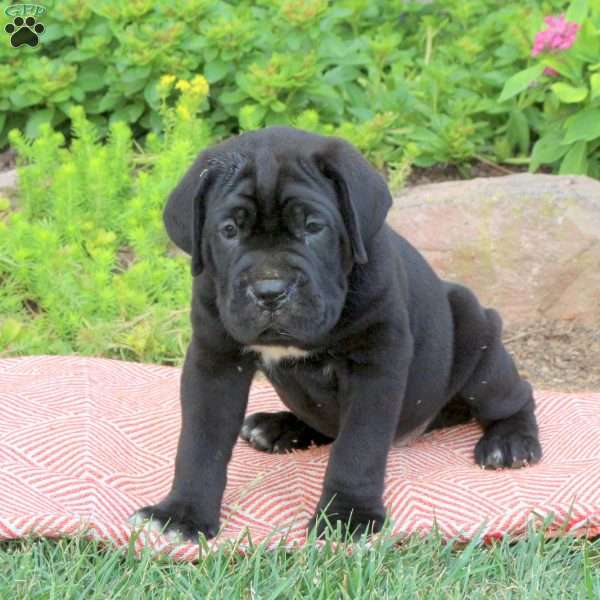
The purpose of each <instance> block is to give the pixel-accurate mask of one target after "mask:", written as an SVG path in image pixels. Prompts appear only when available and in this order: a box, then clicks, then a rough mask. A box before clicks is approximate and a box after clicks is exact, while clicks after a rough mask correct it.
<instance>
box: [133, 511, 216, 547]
mask: <svg viewBox="0 0 600 600" xmlns="http://www.w3.org/2000/svg"><path fill="white" fill-rule="evenodd" d="M127 522H128V523H129V524H130V525H132V526H133V527H140V526H142V525H143V526H144V527H145V528H148V529H149V530H150V531H156V532H161V531H162V532H164V534H165V537H166V538H167V539H169V540H170V541H172V542H176V543H181V542H184V541H186V542H198V535H199V534H202V535H204V536H205V537H206V539H210V538H212V537H215V535H217V531H218V529H219V523H218V522H212V523H210V522H207V520H206V519H203V518H202V517H201V516H200V511H199V510H198V509H197V508H196V507H194V505H192V504H188V503H185V502H180V501H169V500H165V501H163V502H160V503H159V504H154V505H151V506H144V507H143V508H140V509H139V510H137V511H136V512H134V513H133V514H132V515H131V516H130V517H129V519H127Z"/></svg>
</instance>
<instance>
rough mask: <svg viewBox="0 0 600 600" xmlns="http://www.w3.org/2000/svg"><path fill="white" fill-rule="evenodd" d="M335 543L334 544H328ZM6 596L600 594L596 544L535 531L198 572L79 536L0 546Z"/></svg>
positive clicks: (215, 562)
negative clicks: (514, 537) (483, 542)
mask: <svg viewBox="0 0 600 600" xmlns="http://www.w3.org/2000/svg"><path fill="white" fill-rule="evenodd" d="M330 541H331V538H330ZM0 551H1V552H2V556H3V560H2V561H1V562H0V597H2V598H24V599H25V598H27V599H33V598H49V599H50V598H86V599H87V598H124V599H127V600H130V599H132V600H133V599H135V598H198V599H202V600H204V599H213V598H214V599H217V598H219V599H221V598H222V599H226V598H227V599H232V600H233V599H235V600H238V599H244V600H245V599H248V600H250V599H252V598H259V599H260V600H270V599H272V600H275V599H281V600H295V599H298V600H300V599H302V600H309V599H313V598H314V599H315V600H316V599H319V600H329V599H337V598H339V599H346V598H348V599H350V598H352V599H358V598H361V599H365V600H366V599H370V598H382V599H387V598H389V599H396V598H424V599H434V598H444V599H456V600H459V599H460V600H462V599H464V598H469V599H476V598H481V599H484V598H485V599H490V598H503V599H509V598H526V599H527V600H536V599H539V600H548V599H549V598H569V599H573V600H574V599H579V598H581V599H587V600H593V599H596V598H598V597H599V596H600V542H598V541H597V542H588V541H584V540H582V539H575V538H572V537H564V538H559V539H555V540H546V539H545V538H544V536H543V532H542V531H538V532H535V531H531V532H530V533H529V535H528V536H527V537H526V538H525V539H523V540H520V541H517V542H513V543H511V542H510V541H509V540H508V539H506V540H503V541H501V542H497V543H494V544H493V545H491V546H486V547H482V546H480V545H478V544H477V542H476V541H475V542H473V543H471V544H469V545H468V546H466V547H461V548H456V547H454V546H453V545H452V544H445V543H444V542H443V541H442V540H441V539H440V538H439V537H437V536H436V534H435V533H434V534H431V535H430V536H429V537H428V538H426V539H425V540H421V539H419V538H411V539H408V540H404V541H403V542H402V543H397V541H396V540H394V539H393V538H391V537H386V536H384V537H382V539H381V540H378V541H377V542H376V543H375V545H374V547H372V548H369V547H368V546H366V545H365V544H358V545H357V546H355V547H354V548H353V551H352V553H351V555H349V553H348V552H347V550H346V549H345V548H344V547H343V546H340V545H339V544H337V546H336V545H334V544H333V543H330V542H328V543H326V544H325V545H324V546H323V547H320V548H319V547H317V546H316V545H315V544H309V545H307V546H305V547H303V548H300V549H298V550H294V551H288V550H286V549H285V548H276V549H273V550H266V549H265V547H264V546H256V547H253V548H251V549H249V550H248V551H247V552H245V553H243V554H242V553H240V552H239V550H238V549H236V548H233V547H231V546H225V547H223V548H221V549H219V550H218V551H216V552H215V553H213V554H207V556H206V557H205V558H204V559H202V560H201V561H199V562H198V563H197V564H189V563H182V564H177V563H173V562H171V561H169V560H166V559H163V560H157V559H156V558H153V557H152V556H151V555H150V554H149V553H148V554H146V555H144V556H142V558H141V559H136V558H135V557H133V556H128V555H127V554H126V553H122V552H118V551H115V550H111V549H109V548H106V547H102V546H100V545H99V544H97V543H95V542H89V541H87V540H85V539H81V538H75V539H70V540H61V541H58V542H55V541H48V540H46V541H44V540H42V541H17V542H9V543H3V544H1V545H0Z"/></svg>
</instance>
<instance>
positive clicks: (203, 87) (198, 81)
mask: <svg viewBox="0 0 600 600" xmlns="http://www.w3.org/2000/svg"><path fill="white" fill-rule="evenodd" d="M192 89H193V90H194V92H196V93H197V94H200V95H201V96H208V81H206V77H204V75H196V77H194V79H192Z"/></svg>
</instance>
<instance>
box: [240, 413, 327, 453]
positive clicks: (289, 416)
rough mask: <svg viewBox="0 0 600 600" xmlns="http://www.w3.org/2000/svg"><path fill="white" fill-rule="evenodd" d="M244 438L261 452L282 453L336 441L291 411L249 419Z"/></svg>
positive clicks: (245, 423) (245, 425) (254, 416)
mask: <svg viewBox="0 0 600 600" xmlns="http://www.w3.org/2000/svg"><path fill="white" fill-rule="evenodd" d="M240 437H241V438H242V439H243V440H246V441H247V442H248V443H249V444H250V445H251V446H253V447H254V448H256V449H257V450H262V451H264V452H273V453H278V454H282V453H284V452H289V451H290V450H304V449H305V448H308V447H309V446H310V445H311V444H315V445H316V446H322V445H324V444H329V443H331V442H332V441H333V440H332V439H331V438H329V437H327V436H325V435H323V434H322V433H319V432H318V431H315V430H314V429H312V427H309V426H308V425H307V424H306V423H304V422H303V421H301V420H300V419H299V418H298V417H297V416H296V415H294V414H293V413H291V412H287V411H282V412H276V413H268V412H259V413H254V414H253V415H250V416H249V417H246V420H245V421H244V425H243V426H242V431H241V433H240Z"/></svg>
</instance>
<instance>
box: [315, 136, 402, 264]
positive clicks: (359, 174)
mask: <svg viewBox="0 0 600 600" xmlns="http://www.w3.org/2000/svg"><path fill="white" fill-rule="evenodd" d="M316 159H317V165H318V166H319V169H320V170H321V172H322V173H323V175H325V176H326V177H327V178H329V179H331V180H332V181H333V182H334V185H335V187H336V191H337V195H338V198H339V202H340V211H341V214H342V218H343V219H344V223H345V225H346V230H347V231H348V236H349V238H350V243H351V245H352V257H353V259H354V261H355V262H357V263H359V264H364V263H366V262H367V260H368V256H367V251H366V248H365V247H368V245H369V242H370V240H371V238H372V237H373V236H374V235H375V234H376V233H377V232H378V231H379V230H380V229H381V227H382V225H383V223H384V221H385V217H386V215H387V212H388V210H389V209H390V207H391V206H392V197H391V195H390V191H389V189H388V187H387V185H386V183H385V180H384V179H383V177H382V176H381V175H380V174H379V173H378V172H377V171H376V170H375V169H374V168H373V167H372V166H371V165H370V164H369V163H368V162H367V161H366V160H365V159H364V158H363V156H362V155H361V154H360V152H358V150H356V149H355V148H354V147H353V146H352V145H351V144H349V143H348V142H346V141H344V140H342V139H339V138H330V139H328V140H327V142H325V145H324V147H323V149H322V150H320V151H319V152H318V153H317V156H316Z"/></svg>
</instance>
